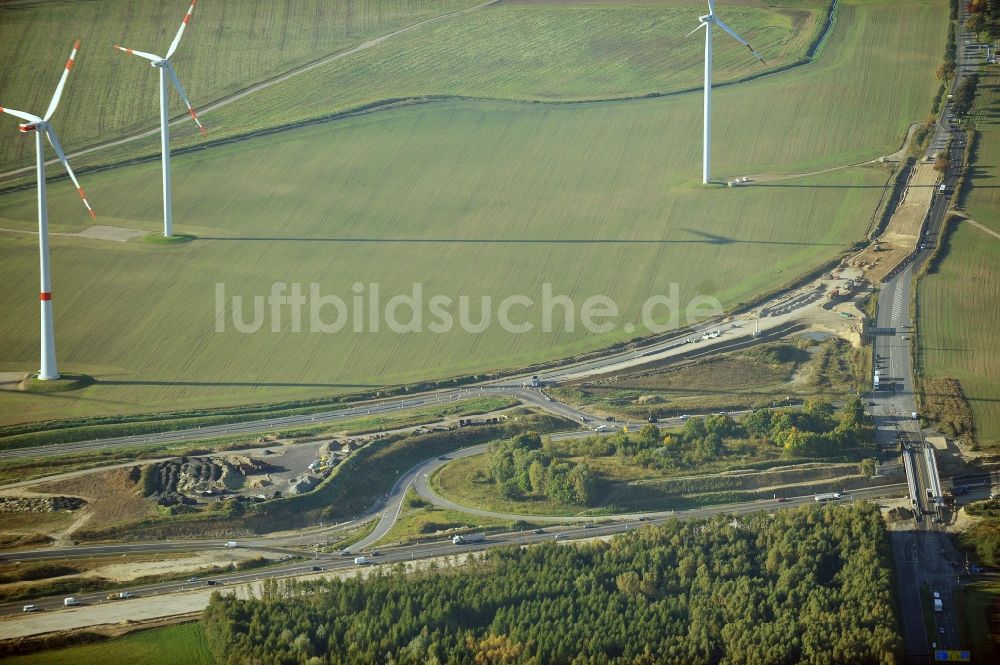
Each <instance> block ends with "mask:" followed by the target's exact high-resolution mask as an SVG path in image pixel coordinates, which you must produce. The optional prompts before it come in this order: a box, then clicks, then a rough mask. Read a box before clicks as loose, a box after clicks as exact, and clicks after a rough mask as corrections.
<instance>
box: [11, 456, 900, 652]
mask: <svg viewBox="0 0 1000 665" xmlns="http://www.w3.org/2000/svg"><path fill="white" fill-rule="evenodd" d="M470 454H471V453H470ZM430 461H437V460H436V459H435V460H430ZM422 468H423V465H419V466H418V467H417V468H416V469H414V470H412V471H417V470H418V469H422ZM410 482H412V478H411V479H410ZM408 484H409V482H406V483H405V485H408ZM905 491H906V488H905V485H902V484H895V485H883V486H878V487H871V488H863V489H858V490H854V491H853V492H852V494H850V495H848V496H845V498H844V501H851V500H862V499H873V498H878V497H883V496H899V495H901V494H903V493H905ZM814 503H815V499H814V497H813V495H812V494H809V495H807V496H801V497H789V498H787V500H785V501H782V502H776V501H753V502H748V503H742V504H729V505H720V506H711V507H706V508H696V509H691V510H684V511H676V512H675V511H663V512H658V513H649V514H644V515H642V516H634V517H632V516H616V517H614V518H588V519H587V520H586V522H584V523H583V524H580V520H577V522H576V523H575V524H573V523H570V522H571V520H572V519H573V518H549V520H548V521H552V522H554V524H553V526H550V527H546V528H545V529H543V533H534V532H533V531H527V532H526V531H512V532H508V533H501V534H495V535H490V536H489V538H488V539H487V540H486V541H484V542H481V543H473V544H470V545H454V544H452V542H451V541H450V540H441V541H434V542H428V543H420V544H415V545H407V546H402V547H393V548H386V549H384V550H381V551H380V552H379V554H378V555H376V556H374V557H373V561H374V562H375V563H376V564H377V565H385V564H392V563H402V562H406V561H413V560H416V559H426V558H432V557H442V556H448V555H455V554H461V553H465V552H470V551H478V550H484V549H489V548H493V547H498V546H503V545H512V544H516V545H530V544H537V543H542V542H546V541H550V540H553V539H555V537H556V536H557V535H558V536H559V539H560V540H561V541H562V540H565V541H572V540H581V539H589V538H595V537H606V536H612V535H615V534H619V533H624V532H626V531H629V530H633V529H636V528H639V527H641V526H646V525H652V524H659V523H662V522H664V521H666V520H669V519H695V518H704V517H711V516H712V515H718V514H722V513H725V514H734V515H738V514H741V513H749V512H756V511H760V510H768V511H773V510H778V509H783V508H791V507H795V506H801V505H814ZM531 519H532V520H533V521H536V522H538V521H542V520H541V519H540V518H538V517H532V518H531ZM602 520H603V521H602ZM267 540H268V539H253V540H249V541H245V542H244V541H240V547H244V548H247V549H252V550H258V549H259V550H263V551H274V548H273V547H272V546H271V545H270V544H268V543H267ZM150 545H151V546H153V547H156V546H159V547H162V546H163V544H162V543H151V544H150ZM217 546H219V547H224V544H223V543H222V542H221V541H217ZM107 547H108V548H111V549H110V551H116V550H115V549H114V548H117V547H121V546H117V545H111V546H107ZM351 549H352V550H358V549H359V547H358V545H355V546H354V547H352V548H351ZM24 554H25V553H19V554H14V553H7V554H3V555H0V560H12V559H14V560H20V558H25V557H24ZM299 554H301V552H299ZM317 569H321V570H317ZM358 569H359V566H356V565H355V564H354V561H353V555H351V556H341V555H339V554H332V555H330V554H323V555H314V557H313V558H312V559H309V560H307V561H302V560H298V561H294V562H290V563H288V564H283V565H281V564H279V565H275V566H271V567H268V568H263V569H258V570H251V571H246V572H240V573H231V574H226V575H216V576H212V577H211V580H212V581H213V582H215V583H216V584H215V585H213V586H219V587H232V586H234V585H242V584H247V583H250V582H255V581H258V580H261V579H265V578H282V577H295V576H301V575H307V574H310V573H317V572H327V573H336V572H345V571H351V570H358ZM207 582H208V580H207V579H202V580H198V581H196V582H187V581H177V582H163V583H157V584H149V585H144V586H138V587H125V586H123V587H122V588H121V589H116V590H115V591H123V590H128V591H130V592H131V593H133V594H134V596H135V597H136V598H137V599H142V598H146V599H148V598H150V597H151V596H163V595H166V594H172V593H178V592H184V591H192V590H203V589H205V588H206V584H207ZM66 595H67V594H60V595H58V596H50V597H46V598H40V599H33V600H31V601H30V602H31V604H33V605H36V606H37V607H38V608H39V609H40V610H43V611H52V610H61V609H62V608H63V598H64V597H65V596H66ZM106 595H107V592H106V591H102V592H98V593H83V594H73V597H74V598H76V599H78V600H79V601H80V602H81V604H83V605H85V606H88V605H100V604H104V603H108V602H114V603H121V602H141V600H140V601H137V600H128V601H107V600H106ZM25 602H28V601H22V602H16V603H6V604H2V605H0V615H6V616H12V615H21V614H22V612H21V609H22V606H23V605H24V604H25ZM101 622H102V621H101V620H100V617H97V616H95V617H88V616H87V614H86V613H83V614H80V615H79V625H80V626H86V625H91V624H94V623H101ZM3 625H4V624H2V623H0V639H2V636H3V635H4V634H6V633H7V632H9V630H5V629H3Z"/></svg>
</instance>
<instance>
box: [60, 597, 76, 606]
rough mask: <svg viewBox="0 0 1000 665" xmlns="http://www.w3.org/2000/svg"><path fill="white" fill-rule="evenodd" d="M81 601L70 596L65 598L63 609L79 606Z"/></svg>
mask: <svg viewBox="0 0 1000 665" xmlns="http://www.w3.org/2000/svg"><path fill="white" fill-rule="evenodd" d="M79 604H80V601H79V600H77V599H76V598H73V597H72V596H70V597H69V598H63V607H72V606H73V605H79Z"/></svg>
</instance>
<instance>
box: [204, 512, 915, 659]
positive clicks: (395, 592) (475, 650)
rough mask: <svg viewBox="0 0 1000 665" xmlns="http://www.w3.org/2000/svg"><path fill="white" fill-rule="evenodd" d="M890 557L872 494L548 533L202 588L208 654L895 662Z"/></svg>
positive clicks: (897, 644) (242, 656)
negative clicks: (431, 555)
mask: <svg viewBox="0 0 1000 665" xmlns="http://www.w3.org/2000/svg"><path fill="white" fill-rule="evenodd" d="M890 557H891V551H890V546H889V542H888V536H887V532H886V528H885V525H884V523H883V521H882V518H881V516H880V515H879V511H878V509H877V508H876V507H874V506H872V505H870V504H852V505H850V506H838V507H836V508H834V507H830V506H827V507H815V506H806V507H802V508H798V509H794V510H787V511H781V512H779V513H775V514H773V515H769V514H766V513H755V514H751V515H746V516H740V517H738V518H736V519H735V520H734V519H733V518H732V517H731V516H719V517H715V518H712V519H710V520H699V521H694V520H692V521H687V522H677V521H672V522H669V523H667V524H664V525H663V526H657V527H650V528H645V529H640V530H637V531H633V532H630V533H626V534H624V535H622V536H618V537H616V538H615V539H613V540H612V541H611V542H592V543H586V544H582V545H580V546H578V547H573V546H561V545H559V544H557V543H548V544H545V545H541V546H539V547H532V548H527V549H518V548H513V547H510V548H502V549H496V550H491V551H489V552H487V553H485V554H480V555H475V556H474V560H473V561H471V562H470V563H468V564H467V565H465V566H462V567H457V568H455V569H454V570H452V571H450V572H449V573H447V574H441V573H440V572H434V571H425V572H417V573H412V574H406V575H404V574H394V575H383V574H379V572H378V571H374V573H373V575H372V576H371V577H369V578H368V579H367V580H362V579H360V578H353V579H345V580H318V581H294V580H289V581H283V582H277V581H271V582H269V583H268V584H267V585H266V586H265V587H264V589H263V590H262V593H261V597H259V598H253V599H239V598H234V597H232V596H225V597H223V596H220V595H218V594H215V595H214V596H213V598H212V600H211V602H210V604H209V606H208V608H207V609H206V610H205V613H204V615H203V624H204V628H205V633H206V636H207V639H208V642H209V644H210V646H211V648H212V650H213V651H214V653H215V656H216V660H217V662H218V663H220V664H221V663H261V664H270V663H275V664H277V663H307V664H309V665H319V664H322V663H351V664H361V663H397V664H399V665H403V664H410V663H413V664H418V663H419V664H421V665H423V664H425V663H478V662H497V663H501V662H502V663H551V662H559V663H570V662H573V663H654V662H683V663H691V664H697V663H716V662H743V663H765V662H767V663H793V662H843V663H892V662H898V660H897V659H898V657H899V655H900V653H901V643H900V639H899V632H898V627H897V619H896V614H895V609H894V602H893V590H892V572H891V571H892V568H891V565H890Z"/></svg>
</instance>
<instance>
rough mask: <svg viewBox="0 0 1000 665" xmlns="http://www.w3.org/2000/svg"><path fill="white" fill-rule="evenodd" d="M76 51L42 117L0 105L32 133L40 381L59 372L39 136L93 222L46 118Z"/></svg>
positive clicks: (42, 149) (76, 47)
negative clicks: (38, 297)
mask: <svg viewBox="0 0 1000 665" xmlns="http://www.w3.org/2000/svg"><path fill="white" fill-rule="evenodd" d="M79 49H80V41H79V40H77V42H76V43H75V44H73V50H72V51H71V52H70V54H69V60H67V61H66V68H65V69H64V70H63V73H62V78H61V79H59V85H57V86H56V92H55V94H54V95H52V101H51V102H49V108H48V110H47V111H45V115H44V116H43V117H41V118H39V117H38V116H37V115H32V114H30V113H25V112H24V111H15V110H14V109H8V108H4V107H2V106H0V112H3V113H6V114H8V115H12V116H14V117H15V118H20V119H21V120H25V121H27V122H23V123H21V124H20V125H18V127H17V128H18V129H19V130H21V131H22V132H25V133H27V132H35V158H36V165H37V166H36V173H37V179H38V259H39V277H40V282H41V288H40V291H41V296H40V300H41V323H42V327H41V332H42V334H41V337H42V346H41V350H42V366H41V368H40V369H39V371H38V378H39V379H44V380H50V379H58V378H59V370H58V368H57V367H56V338H55V331H54V327H53V323H52V278H51V274H50V271H49V212H48V203H47V200H46V197H45V141H44V139H43V138H42V135H43V134H44V135H45V136H47V137H48V139H49V143H51V144H52V147H53V148H54V149H55V151H56V155H58V157H59V161H60V162H62V165H63V166H64V167H65V168H66V172H67V173H69V177H70V179H71V180H72V181H73V184H74V185H76V191H77V192H79V194H80V198H81V199H83V205H85V206H86V207H87V212H89V213H90V217H91V218H92V219H97V215H95V214H94V210H93V208H91V207H90V203H89V202H88V201H87V195H86V194H84V193H83V188H82V187H80V183H79V181H78V180H77V179H76V174H75V173H73V169H71V168H70V166H69V162H68V161H66V153H64V152H63V149H62V146H61V145H59V138H58V137H57V136H56V132H55V130H54V129H53V128H52V125H50V124H49V118H51V117H52V114H53V113H55V112H56V107H57V106H58V105H59V98H60V97H62V91H63V87H64V86H65V85H66V79H67V78H68V77H69V70H71V69H73V62H74V61H75V60H76V52H77V51H78V50H79Z"/></svg>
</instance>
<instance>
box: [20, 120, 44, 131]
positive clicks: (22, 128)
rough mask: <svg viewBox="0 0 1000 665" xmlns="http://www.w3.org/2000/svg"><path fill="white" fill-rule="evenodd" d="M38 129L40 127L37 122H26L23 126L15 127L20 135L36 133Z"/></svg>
mask: <svg viewBox="0 0 1000 665" xmlns="http://www.w3.org/2000/svg"><path fill="white" fill-rule="evenodd" d="M38 129H40V127H39V125H38V123H37V122H30V123H28V122H26V123H24V124H23V125H18V126H17V131H19V132H21V133H22V134H27V133H28V132H34V131H37V130H38Z"/></svg>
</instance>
